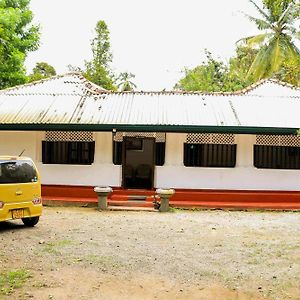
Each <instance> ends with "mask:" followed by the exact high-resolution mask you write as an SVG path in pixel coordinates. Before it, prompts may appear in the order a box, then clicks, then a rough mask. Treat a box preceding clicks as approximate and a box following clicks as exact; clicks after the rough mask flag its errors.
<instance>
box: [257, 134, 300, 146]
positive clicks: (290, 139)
mask: <svg viewBox="0 0 300 300" xmlns="http://www.w3.org/2000/svg"><path fill="white" fill-rule="evenodd" d="M256 145H264V146H287V147H300V136H298V135H257V136H256Z"/></svg>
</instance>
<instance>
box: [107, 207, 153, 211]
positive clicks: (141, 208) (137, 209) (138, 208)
mask: <svg viewBox="0 0 300 300" xmlns="http://www.w3.org/2000/svg"><path fill="white" fill-rule="evenodd" d="M108 210H111V211H148V212H158V210H157V209H154V208H150V207H136V206H133V207H129V206H111V205H109V206H108Z"/></svg>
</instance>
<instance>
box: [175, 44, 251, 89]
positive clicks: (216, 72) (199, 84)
mask: <svg viewBox="0 0 300 300" xmlns="http://www.w3.org/2000/svg"><path fill="white" fill-rule="evenodd" d="M254 54H255V51H252V50H251V49H250V48H248V47H238V48H237V51H236V56H234V57H233V58H231V59H230V62H229V65H226V64H225V63H224V62H222V61H220V60H217V59H215V58H213V57H212V54H211V53H210V52H208V51H206V58H207V61H206V62H203V63H202V64H201V65H199V66H197V67H195V68H194V69H192V70H189V69H185V76H184V77H183V78H182V79H180V81H179V82H178V83H177V84H176V86H175V88H178V89H182V90H186V91H203V92H221V91H223V92H232V91H236V90H240V89H242V88H244V87H246V86H248V85H249V84H251V83H252V81H251V80H250V79H247V80H246V76H245V74H246V73H247V70H248V69H249V66H250V65H251V59H252V57H253V56H254Z"/></svg>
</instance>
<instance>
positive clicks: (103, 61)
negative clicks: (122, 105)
mask: <svg viewBox="0 0 300 300" xmlns="http://www.w3.org/2000/svg"><path fill="white" fill-rule="evenodd" d="M95 31H96V37H95V38H94V39H93V40H92V42H91V47H92V52H93V58H92V60H91V61H86V62H85V70H84V72H83V75H84V76H85V77H86V78H87V79H88V80H90V81H92V82H93V83H95V84H97V85H99V86H101V87H102V88H105V89H107V90H115V89H116V88H115V86H114V84H113V82H114V81H113V76H112V75H111V70H110V68H109V65H110V63H111V62H112V54H111V51H110V39H109V30H108V27H107V25H106V23H105V22H104V21H101V20H100V21H98V22H97V25H96V28H95Z"/></svg>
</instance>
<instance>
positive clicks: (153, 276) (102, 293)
mask: <svg viewBox="0 0 300 300" xmlns="http://www.w3.org/2000/svg"><path fill="white" fill-rule="evenodd" d="M0 240H1V246H0V268H1V269H0V273H1V272H8V271H10V270H17V269H25V270H28V271H29V272H30V274H31V278H29V279H28V280H27V281H26V283H25V285H24V286H23V287H22V288H19V289H16V290H15V291H14V292H13V293H12V294H11V295H9V296H5V295H3V294H2V295H1V293H0V299H300V213H297V212H236V211H175V212H172V213H165V214H163V213H155V212H98V211H96V210H95V209H91V208H45V209H44V214H43V216H42V218H41V220H40V222H39V224H38V225H37V226H36V227H35V228H26V227H24V226H23V225H22V223H21V222H19V221H14V222H5V223H0Z"/></svg>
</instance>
